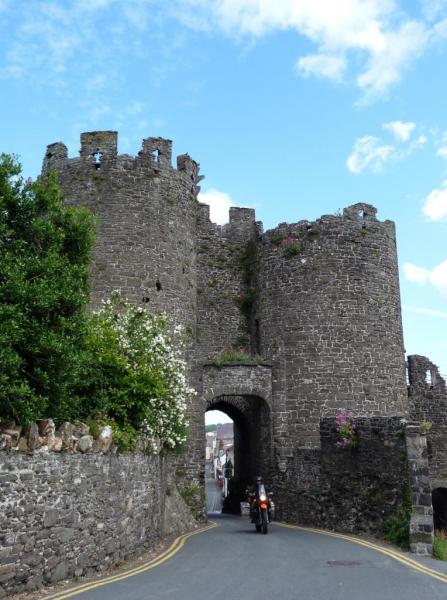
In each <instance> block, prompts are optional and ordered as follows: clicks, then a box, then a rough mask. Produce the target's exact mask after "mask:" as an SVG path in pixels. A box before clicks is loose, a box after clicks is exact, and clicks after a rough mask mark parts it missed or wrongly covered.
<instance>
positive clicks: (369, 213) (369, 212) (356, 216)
mask: <svg viewBox="0 0 447 600" xmlns="http://www.w3.org/2000/svg"><path fill="white" fill-rule="evenodd" d="M376 215H377V208H376V207H375V206H373V205H372V204H365V203H364V202H358V203H357V204H353V205H352V206H347V207H346V208H344V209H343V217H344V218H345V219H351V220H353V221H361V222H362V223H367V222H368V221H369V222H371V221H377V217H376Z"/></svg>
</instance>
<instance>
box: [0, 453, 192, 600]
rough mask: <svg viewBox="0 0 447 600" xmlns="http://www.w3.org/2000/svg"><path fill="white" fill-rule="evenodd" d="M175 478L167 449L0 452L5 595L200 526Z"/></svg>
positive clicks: (0, 557) (0, 568)
mask: <svg viewBox="0 0 447 600" xmlns="http://www.w3.org/2000/svg"><path fill="white" fill-rule="evenodd" d="M168 480H169V465H168V463H167V460H166V458H164V457H162V456H160V455H153V456H148V455H146V454H121V455H117V454H91V453H87V454H70V453H54V452H50V453H48V452H43V451H36V452H34V454H31V453H21V452H17V451H10V452H5V451H3V452H0V598H2V597H5V596H6V595H8V594H11V593H18V592H22V591H25V590H27V591H32V590H34V589H37V588H39V587H41V586H42V585H44V584H49V583H53V582H55V581H58V580H60V579H68V578H73V577H79V576H83V575H87V576H91V575H93V574H95V573H97V572H100V571H102V570H104V569H106V568H108V567H111V566H113V565H115V564H118V563H121V562H123V561H125V560H128V559H130V558H133V557H135V556H136V555H138V554H141V553H142V552H143V551H145V550H148V549H151V548H153V547H154V546H155V545H156V543H157V542H159V541H160V539H161V537H162V535H163V534H164V533H174V534H178V533H180V532H182V530H183V531H185V528H188V527H193V524H194V521H193V520H192V519H191V516H189V518H186V517H185V514H187V512H186V513H185V511H183V512H182V511H180V509H179V506H180V504H181V503H180V498H177V500H176V501H175V506H171V505H172V501H171V497H172V498H174V496H173V491H174V492H175V493H176V494H177V496H178V493H177V492H176V490H175V487H173V486H172V484H171V491H169V488H168V487H167V486H168ZM167 489H168V494H169V495H170V497H169V498H168V507H170V508H169V515H168V519H167V520H165V502H166V491H167ZM166 527H168V528H169V529H168V531H166Z"/></svg>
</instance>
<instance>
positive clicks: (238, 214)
mask: <svg viewBox="0 0 447 600" xmlns="http://www.w3.org/2000/svg"><path fill="white" fill-rule="evenodd" d="M255 221H256V214H255V209H254V208H241V207H239V206H232V207H231V208H230V223H254V222H255Z"/></svg>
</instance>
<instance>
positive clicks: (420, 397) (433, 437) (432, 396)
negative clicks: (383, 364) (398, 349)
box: [408, 355, 447, 490]
mask: <svg viewBox="0 0 447 600" xmlns="http://www.w3.org/2000/svg"><path fill="white" fill-rule="evenodd" d="M408 379H409V386H408V396H409V398H408V399H409V405H410V419H411V420H412V421H414V422H416V423H421V422H423V421H426V422H428V424H429V425H431V428H430V430H429V431H427V448H428V458H429V469H430V482H431V487H432V490H433V489H435V488H437V487H443V488H447V388H446V383H445V380H444V379H443V378H442V377H441V375H440V374H439V370H438V367H437V366H436V365H434V364H433V363H432V362H431V361H430V360H429V359H428V358H426V357H425V356H419V355H412V356H409V357H408Z"/></svg>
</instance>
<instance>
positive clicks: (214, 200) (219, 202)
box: [198, 189, 236, 225]
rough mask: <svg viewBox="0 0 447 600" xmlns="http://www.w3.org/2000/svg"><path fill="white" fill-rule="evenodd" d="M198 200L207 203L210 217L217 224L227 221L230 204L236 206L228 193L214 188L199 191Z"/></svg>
mask: <svg viewBox="0 0 447 600" xmlns="http://www.w3.org/2000/svg"><path fill="white" fill-rule="evenodd" d="M198 200H199V202H203V203H205V204H208V205H209V207H210V219H211V221H213V223H217V224H218V225H224V224H225V223H228V219H229V210H230V208H231V207H232V206H236V204H235V202H234V201H233V200H232V199H231V197H230V196H229V194H227V193H225V192H220V191H219V190H216V189H210V190H209V191H208V192H200V194H199V195H198Z"/></svg>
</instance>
